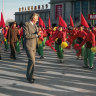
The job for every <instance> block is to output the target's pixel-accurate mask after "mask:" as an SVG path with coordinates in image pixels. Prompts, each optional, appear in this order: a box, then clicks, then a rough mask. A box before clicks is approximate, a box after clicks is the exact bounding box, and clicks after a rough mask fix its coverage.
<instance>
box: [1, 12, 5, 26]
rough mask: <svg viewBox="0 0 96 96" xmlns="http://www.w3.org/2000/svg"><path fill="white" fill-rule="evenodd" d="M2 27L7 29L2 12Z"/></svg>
mask: <svg viewBox="0 0 96 96" xmlns="http://www.w3.org/2000/svg"><path fill="white" fill-rule="evenodd" d="M1 26H2V27H3V28H4V27H5V22H4V18H3V13H2V12H1Z"/></svg>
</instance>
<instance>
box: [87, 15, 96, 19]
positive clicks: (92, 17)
mask: <svg viewBox="0 0 96 96" xmlns="http://www.w3.org/2000/svg"><path fill="white" fill-rule="evenodd" d="M88 20H96V14H88Z"/></svg>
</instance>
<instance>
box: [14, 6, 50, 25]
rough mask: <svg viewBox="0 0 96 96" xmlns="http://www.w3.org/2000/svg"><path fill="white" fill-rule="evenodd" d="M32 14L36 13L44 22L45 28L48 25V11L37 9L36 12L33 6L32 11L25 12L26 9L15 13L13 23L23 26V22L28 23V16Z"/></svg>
mask: <svg viewBox="0 0 96 96" xmlns="http://www.w3.org/2000/svg"><path fill="white" fill-rule="evenodd" d="M33 13H38V14H39V16H40V17H41V18H42V19H43V20H44V22H45V25H46V26H47V24H48V18H49V15H50V9H47V8H46V9H44V8H43V9H40V8H39V9H38V10H37V7H36V6H35V8H34V10H33V9H32V10H30V9H29V10H27V11H26V9H25V10H24V9H22V11H21V9H19V12H15V21H16V22H17V24H18V25H23V24H24V23H25V22H27V21H29V20H30V16H31V15H32V14H33Z"/></svg>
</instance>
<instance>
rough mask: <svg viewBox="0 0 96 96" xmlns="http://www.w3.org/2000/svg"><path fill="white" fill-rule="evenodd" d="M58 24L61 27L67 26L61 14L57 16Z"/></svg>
mask: <svg viewBox="0 0 96 96" xmlns="http://www.w3.org/2000/svg"><path fill="white" fill-rule="evenodd" d="M59 26H62V27H65V28H66V27H67V24H66V22H65V21H64V20H63V18H62V17H61V16H59Z"/></svg>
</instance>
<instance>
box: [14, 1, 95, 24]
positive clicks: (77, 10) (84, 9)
mask: <svg viewBox="0 0 96 96" xmlns="http://www.w3.org/2000/svg"><path fill="white" fill-rule="evenodd" d="M43 7H44V6H42V8H43ZM38 8H39V7H38ZM23 10H24V8H23ZM33 12H37V13H39V14H40V17H41V18H42V19H43V20H44V22H45V25H47V23H48V17H49V15H50V18H51V23H52V25H58V17H59V15H61V16H62V17H63V19H64V20H65V21H66V23H67V24H69V23H70V16H72V18H73V20H74V23H75V25H77V24H80V14H81V13H83V15H84V17H85V19H86V20H87V21H88V23H91V20H88V14H93V13H96V0H50V9H44V8H43V9H42V10H32V11H23V12H16V13H15V20H16V22H17V23H18V24H20V23H25V22H26V21H28V20H29V17H30V15H31V13H33ZM95 23H96V21H95Z"/></svg>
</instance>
